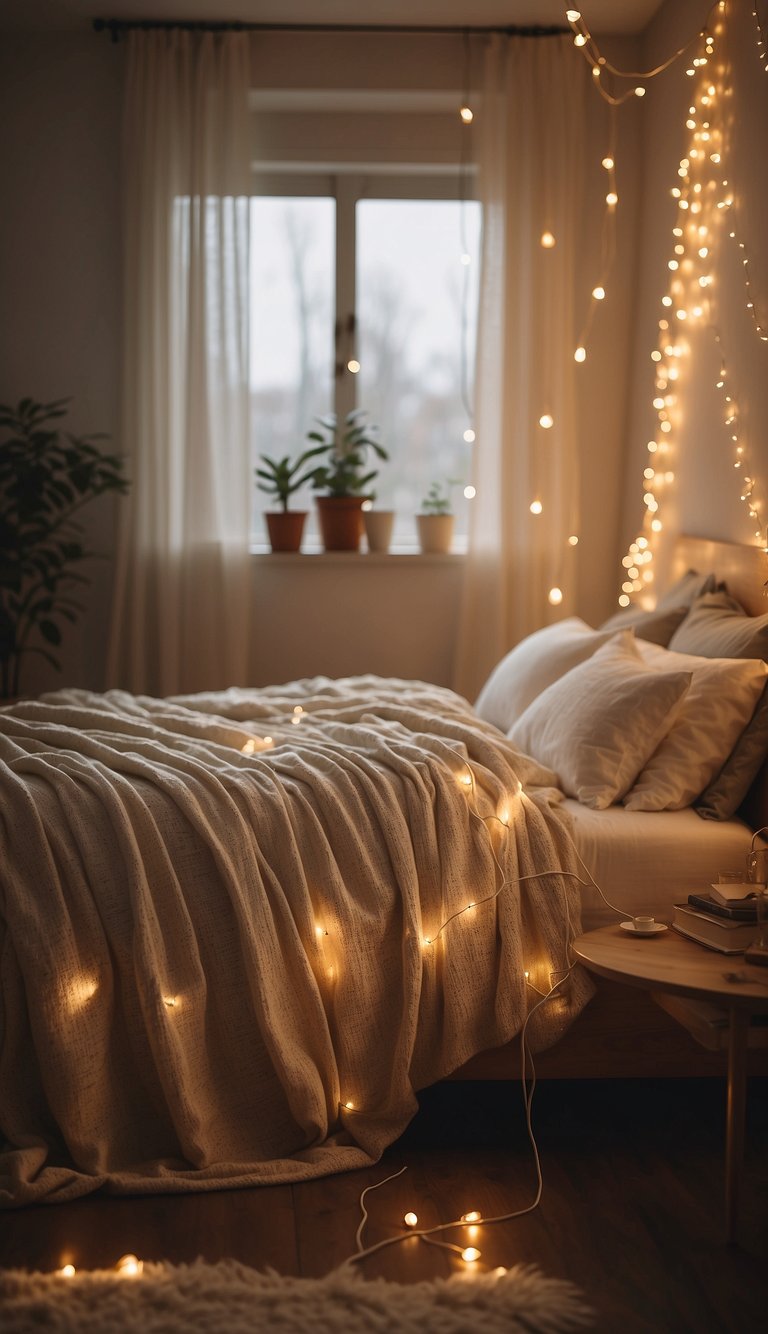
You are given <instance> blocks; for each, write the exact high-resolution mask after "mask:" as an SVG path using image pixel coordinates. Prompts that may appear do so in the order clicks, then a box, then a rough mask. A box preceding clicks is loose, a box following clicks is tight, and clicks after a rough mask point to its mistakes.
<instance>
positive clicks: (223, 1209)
mask: <svg viewBox="0 0 768 1334" xmlns="http://www.w3.org/2000/svg"><path fill="white" fill-rule="evenodd" d="M420 1104H421V1110H420V1112H419V1114H418V1116H417V1117H416V1118H415V1119H414V1121H413V1122H412V1124H411V1126H409V1127H408V1130H407V1131H406V1132H405V1134H404V1136H403V1137H402V1138H401V1140H400V1141H398V1143H397V1144H395V1145H393V1146H392V1148H391V1149H390V1150H389V1151H388V1152H387V1153H386V1154H385V1156H384V1158H383V1160H382V1162H381V1163H379V1164H377V1165H376V1166H375V1167H373V1168H371V1169H369V1170H366V1171H362V1172H356V1173H350V1174H345V1175H341V1176H336V1177H330V1178H325V1179H322V1180H319V1181H311V1182H303V1183H300V1184H297V1185H293V1186H282V1187H269V1188H264V1189H261V1190H242V1191H239V1190H238V1191H226V1192H225V1191H221V1192H212V1193H210V1194H202V1195H192V1196H188V1195H185V1196H162V1197H154V1198H147V1197H144V1198H135V1199H124V1198H122V1199H108V1198H101V1197H89V1198H86V1199H84V1200H81V1201H77V1202H75V1203H73V1204H70V1205H61V1206H49V1207H38V1208H32V1209H25V1210H20V1211H17V1212H16V1213H13V1214H5V1215H2V1216H0V1265H2V1266H3V1267H12V1266H17V1265H18V1266H22V1267H26V1268H41V1269H52V1268H57V1267H59V1266H60V1265H61V1264H64V1263H67V1262H69V1263H74V1264H75V1265H76V1266H78V1267H87V1268H95V1267H98V1266H109V1265H111V1264H114V1262H115V1261H116V1259H117V1258H118V1257H119V1256H120V1255H121V1254H124V1253H125V1252H126V1251H134V1252H135V1253H136V1254H138V1255H141V1256H142V1258H145V1259H162V1258H165V1259H169V1260H172V1261H182V1260H192V1259H195V1258H196V1257H197V1256H198V1255H201V1256H204V1257H205V1258H206V1259H209V1260H217V1259H220V1258H222V1257H224V1256H234V1257H236V1258H238V1259H240V1260H243V1261H244V1262H246V1263H249V1264H253V1265H255V1266H256V1267H259V1268H262V1267H265V1266H267V1265H269V1266H272V1267H274V1268H275V1269H277V1270H279V1271H280V1272H283V1273H286V1274H299V1273H302V1274H306V1275H320V1274H323V1273H326V1272H327V1271H328V1270H329V1269H330V1268H332V1267H333V1266H334V1265H336V1264H339V1263H340V1262H341V1261H342V1260H344V1259H346V1258H347V1257H348V1256H350V1255H351V1254H352V1253H353V1252H354V1250H355V1233H356V1230H357V1228H358V1224H359V1222H360V1219H361V1213H360V1195H361V1192H362V1191H363V1189H364V1188H365V1187H366V1186H369V1185H373V1184H375V1183H377V1182H381V1181H383V1179H384V1178H385V1177H387V1176H388V1175H389V1174H391V1173H394V1172H396V1171H397V1170H398V1169H399V1168H401V1167H403V1166H405V1167H406V1168H407V1170H406V1171H405V1172H404V1173H403V1174H402V1175H401V1176H399V1177H397V1178H396V1179H395V1180H392V1181H389V1182H387V1183H386V1184H385V1185H382V1186H381V1187H380V1188H379V1189H378V1190H374V1191H371V1192H369V1194H368V1196H367V1198H366V1204H367V1207H368V1209H369V1212H370V1217H369V1221H368V1223H367V1225H366V1228H365V1233H364V1244H366V1245H371V1244H375V1243H377V1242H379V1241H381V1240H383V1239H385V1238H387V1237H390V1236H392V1235H402V1236H403V1237H404V1240H403V1241H402V1242H400V1243H398V1244H396V1245H392V1246H388V1247H386V1248H384V1249H382V1250H379V1251H378V1252H377V1253H376V1254H374V1255H372V1256H370V1257H369V1258H368V1259H366V1260H364V1261H363V1262H362V1269H363V1272H364V1273H365V1274H366V1276H368V1277H371V1278H372V1277H376V1276H379V1275H380V1276H383V1277H386V1278H389V1279H393V1280H397V1281H400V1282H405V1283H408V1282H414V1281H417V1280H419V1279H422V1278H427V1277H433V1276H437V1275H446V1274H449V1273H451V1272H453V1271H454V1270H455V1269H456V1268H457V1266H460V1265H461V1263H462V1262H461V1260H460V1259H459V1258H458V1256H456V1255H455V1253H452V1252H450V1251H448V1250H446V1249H443V1248H439V1247H435V1246H432V1245H427V1244H425V1243H424V1242H423V1241H421V1240H419V1239H417V1238H415V1237H413V1236H412V1235H408V1234H407V1229H406V1228H405V1226H404V1224H403V1216H404V1214H405V1213H406V1211H407V1210H408V1209H414V1210H415V1211H416V1212H417V1213H418V1215H419V1221H420V1223H421V1224H423V1225H425V1226H431V1225H433V1224H435V1223H437V1222H441V1221H449V1220H451V1219H455V1218H458V1217H460V1215H461V1214H462V1213H465V1212H467V1211H468V1210H470V1209H479V1210H480V1211H481V1212H482V1213H483V1214H484V1215H485V1216H486V1217H488V1216H489V1215H495V1214H499V1213H506V1212H510V1211H514V1210H521V1209H526V1208H527V1207H528V1206H529V1205H530V1204H531V1203H532V1201H533V1200H534V1198H535V1193H536V1173H535V1169H534V1163H533V1156H532V1151H531V1146H530V1143H529V1140H528V1136H527V1132H526V1126H525V1117H524V1111H523V1102H522V1095H521V1090H520V1087H519V1084H516V1083H510V1084H498V1083H483V1084H478V1083H471V1082H469V1083H451V1084H443V1085H440V1086H438V1087H437V1088H435V1089H429V1090H426V1091H425V1092H424V1094H422V1096H421V1098H420ZM533 1122H534V1128H535V1133H536V1138H537V1142H538V1145H539V1150H540V1154H541V1163H542V1170H543V1178H544V1189H543V1195H542V1199H541V1203H540V1205H539V1207H538V1208H537V1209H535V1210H534V1211H533V1212H528V1213H525V1214H524V1215H523V1216H521V1217H518V1218H515V1219H511V1220H509V1221H508V1222H504V1223H499V1224H497V1225H493V1226H490V1225H485V1226H484V1225H482V1224H481V1225H480V1226H479V1228H478V1231H477V1233H474V1234H470V1232H469V1229H466V1228H461V1229H456V1230H455V1232H449V1233H446V1234H444V1236H443V1239H444V1240H446V1241H450V1242H452V1243H454V1244H462V1245H467V1244H474V1245H477V1246H478V1248H479V1249H480V1250H481V1251H482V1260H481V1261H480V1262H479V1263H480V1264H481V1265H482V1266H487V1267H489V1268H493V1267H495V1266H496V1265H505V1266H508V1267H509V1266H511V1265H514V1264H517V1263H520V1262H525V1263H531V1264H536V1265H538V1266H539V1267H540V1268H541V1269H542V1270H544V1271H545V1272H546V1273H548V1274H551V1275H553V1276H557V1277H562V1278H568V1279H571V1280H572V1281H573V1282H575V1283H577V1284H578V1285H579V1286H580V1287H581V1288H582V1289H583V1290H584V1291H585V1293H586V1294H587V1296H588V1298H589V1300H590V1301H591V1302H592V1304H593V1306H594V1307H595V1309H596V1311H597V1325H596V1328H597V1329H598V1331H600V1334H617V1331H621V1334H647V1332H648V1331H657V1332H659V1334H688V1332H689V1331H690V1334H756V1331H757V1330H760V1329H762V1328H763V1327H764V1313H765V1310H766V1308H767V1307H768V1267H767V1266H766V1263H765V1262H766V1244H765V1243H766V1236H767V1235H768V1081H766V1080H759V1079H755V1080H751V1081H750V1086H749V1101H748V1123H747V1158H746V1169H747V1170H746V1173H745V1184H744V1197H743V1201H742V1213H741V1222H740V1229H739V1244H738V1245H736V1246H730V1247H729V1246H726V1244H725V1241H724V1200H723V1134H724V1089H723V1084H722V1081H720V1080H709V1079H707V1080H659V1081H643V1080H640V1081H638V1080H626V1081H624V1080H616V1081H605V1082H599V1083H596V1082H595V1081H581V1082H580V1081H560V1080H558V1081H552V1082H550V1083H544V1084H541V1085H540V1086H539V1088H538V1089H537V1091H536V1095H535V1100H534V1111H533Z"/></svg>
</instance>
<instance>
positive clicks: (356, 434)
mask: <svg viewBox="0 0 768 1334" xmlns="http://www.w3.org/2000/svg"><path fill="white" fill-rule="evenodd" d="M367 415H368V414H367V413H366V412H365V411H364V410H363V409H362V408H357V409H356V410H355V411H353V412H348V413H347V415H346V417H345V418H344V420H343V422H339V420H338V418H337V417H336V414H335V413H331V414H330V416H328V417H318V418H317V422H318V425H319V426H322V428H323V430H322V432H321V431H309V432H308V433H307V439H308V440H315V441H317V442H318V452H319V453H321V454H325V455H327V459H328V461H327V463H325V464H321V465H320V467H318V468H315V470H314V475H313V480H312V486H313V487H314V489H315V490H316V491H325V492H327V494H328V495H329V496H337V497H338V496H369V495H370V483H371V482H372V481H373V480H374V478H375V477H377V476H378V469H376V468H374V469H372V470H371V471H370V472H365V471H364V470H365V469H366V468H367V466H368V451H369V450H372V451H373V453H374V454H375V455H376V457H377V458H379V459H382V460H386V459H388V458H389V454H388V453H387V451H386V449H385V448H384V446H383V445H381V444H379V441H378V440H377V439H376V434H375V432H376V430H377V428H376V427H375V426H366V425H365V422H364V420H363V419H364V418H365V417H366V416H367Z"/></svg>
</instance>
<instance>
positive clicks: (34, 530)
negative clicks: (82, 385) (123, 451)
mask: <svg viewBox="0 0 768 1334" xmlns="http://www.w3.org/2000/svg"><path fill="white" fill-rule="evenodd" d="M68 405H69V399H56V400H55V401H54V402H51V403H37V402H35V401H34V400H33V399H31V398H24V399H22V400H21V402H20V403H19V404H18V405H17V406H16V407H15V408H14V407H10V406H8V405H5V404H0V435H2V437H3V438H2V439H0V694H4V695H8V694H18V691H19V670H20V664H21V661H22V659H23V658H24V656H25V655H27V654H29V653H38V654H40V655H42V656H43V657H44V658H45V659H46V661H48V662H50V663H51V664H52V665H53V666H55V667H58V665H59V664H58V662H57V660H56V659H55V658H54V657H53V656H52V655H51V654H50V653H49V652H48V650H47V649H45V648H43V647H42V646H41V644H40V643H39V642H38V643H35V640H36V638H37V639H38V640H44V641H45V642H46V643H47V644H51V645H53V646H54V647H58V646H59V644H60V643H61V629H60V625H59V622H60V621H61V620H66V621H69V622H73V621H74V620H75V619H76V613H77V612H79V611H81V610H82V608H81V606H80V604H79V603H76V602H73V600H72V599H71V597H69V596H68V594H69V590H71V588H72V587H73V586H74V585H75V584H77V583H87V580H86V578H85V576H84V575H81V574H78V573H75V572H74V571H73V570H72V568H71V567H72V566H73V565H74V564H76V563H77V562H79V561H82V560H84V559H86V557H88V556H90V555H91V554H92V553H91V552H89V551H87V550H86V549H85V547H84V546H83V543H82V541H81V539H80V526H79V524H78V523H77V522H76V520H75V518H74V515H75V514H76V513H77V511H78V510H79V509H80V508H81V507H82V506H83V505H85V504H87V503H89V502H90V501H91V500H93V499H95V498H96V497H97V496H100V495H102V494H103V493H104V492H106V491H117V492H122V493H124V492H126V491H127V490H128V482H127V480H126V479H125V477H124V476H123V474H122V460H121V459H120V458H119V457H118V456H117V455H115V454H107V453H104V452H102V450H101V448H100V446H99V445H98V443H97V442H98V441H100V440H102V439H103V438H104V437H103V436H101V435H87V436H76V435H72V434H70V433H69V432H64V431H62V430H61V429H60V427H59V426H58V424H57V423H58V422H59V420H60V419H61V418H63V417H65V416H66V413H67V409H68Z"/></svg>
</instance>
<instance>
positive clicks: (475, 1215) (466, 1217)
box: [461, 1209, 483, 1223]
mask: <svg viewBox="0 0 768 1334" xmlns="http://www.w3.org/2000/svg"><path fill="white" fill-rule="evenodd" d="M482 1217H483V1215H482V1214H481V1213H480V1211H479V1209H472V1211H471V1212H470V1213H468V1214H462V1215H461V1221H462V1223H479V1222H480V1220H481V1219H482Z"/></svg>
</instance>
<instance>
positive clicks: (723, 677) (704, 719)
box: [624, 640, 768, 811]
mask: <svg viewBox="0 0 768 1334" xmlns="http://www.w3.org/2000/svg"><path fill="white" fill-rule="evenodd" d="M637 647H638V649H639V651H640V654H641V656H642V658H643V661H644V662H645V663H646V665H647V666H648V667H650V668H651V669H652V670H654V671H659V672H665V673H666V672H669V671H689V672H690V673H691V686H690V689H689V691H688V693H687V695H686V697H685V700H684V701H683V706H682V708H681V710H680V712H679V714H678V715H677V718H676V719H675V723H674V726H673V727H672V728H671V729H670V731H669V732H668V734H667V735H666V736H665V738H664V740H663V741H662V743H661V745H660V746H659V748H658V750H657V751H656V752H655V754H654V755H652V756H651V758H650V759H649V761H648V763H647V764H646V766H645V768H644V769H643V771H642V773H641V774H640V776H639V778H638V779H637V781H636V782H635V784H634V786H633V787H632V790H631V791H630V792H629V793H628V794H627V795H626V797H625V798H624V805H625V806H627V807H628V808H629V809H630V810H633V811H667V810H672V811H677V810H680V809H681V808H682V807H684V806H690V805H691V803H692V802H693V801H695V799H696V797H698V796H699V794H700V793H701V792H703V791H704V789H705V787H707V785H708V784H709V783H711V782H712V779H713V778H714V777H715V775H716V774H717V773H719V772H720V770H721V769H722V767H723V765H724V764H725V762H726V760H727V759H728V757H729V755H730V753H731V751H732V750H733V748H734V746H735V745H736V743H737V742H738V740H739V737H740V736H741V734H742V732H743V730H744V728H745V727H746V726H747V724H748V723H749V721H750V719H751V717H752V715H753V713H754V711H755V706H756V704H757V701H758V700H759V698H760V696H761V694H762V693H763V688H764V686H765V681H766V675H768V667H766V665H765V663H764V662H761V661H759V659H756V658H701V657H697V656H694V655H693V654H691V653H674V652H673V651H672V650H671V649H665V648H659V647H658V646H657V645H656V644H649V643H646V642H643V641H641V640H638V641H637Z"/></svg>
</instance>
